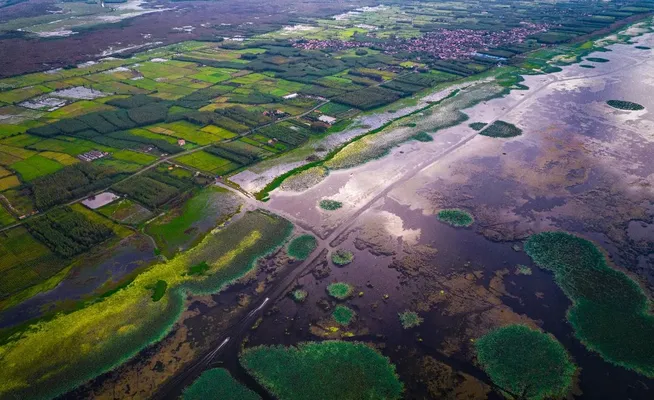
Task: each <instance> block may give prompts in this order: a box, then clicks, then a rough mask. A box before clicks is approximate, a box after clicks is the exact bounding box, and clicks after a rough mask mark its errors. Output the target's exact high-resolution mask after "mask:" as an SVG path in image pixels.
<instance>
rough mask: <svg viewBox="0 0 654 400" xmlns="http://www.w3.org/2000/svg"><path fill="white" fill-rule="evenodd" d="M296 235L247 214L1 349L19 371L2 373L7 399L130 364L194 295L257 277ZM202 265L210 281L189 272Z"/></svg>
mask: <svg viewBox="0 0 654 400" xmlns="http://www.w3.org/2000/svg"><path fill="white" fill-rule="evenodd" d="M292 229H293V225H292V224H291V223H290V222H288V221H287V220H285V219H282V218H280V217H276V216H273V215H270V214H267V213H263V212H259V211H257V212H248V213H246V214H245V216H243V218H240V219H239V220H237V221H235V222H234V223H232V224H230V225H228V226H227V227H226V228H225V229H223V230H219V231H217V232H215V233H211V234H209V235H207V236H206V237H205V238H204V239H203V241H202V242H201V243H200V244H199V245H198V246H196V247H194V248H193V249H192V250H189V251H187V252H185V253H181V254H180V255H178V256H177V257H175V258H174V259H172V260H169V261H167V262H163V263H160V264H157V265H154V266H152V267H151V268H149V269H148V270H146V271H144V272H142V273H141V274H139V275H138V276H137V277H136V278H135V279H134V280H133V281H132V282H130V283H129V284H128V285H127V286H125V287H124V288H122V289H121V290H118V291H116V292H114V293H112V294H111V295H109V296H106V297H104V298H102V299H101V300H100V301H97V302H94V303H90V304H89V305H87V306H86V307H84V308H82V309H79V310H75V311H73V312H70V313H68V314H59V315H57V316H56V317H54V318H52V319H50V320H47V321H42V322H40V323H38V324H37V325H33V326H31V327H29V329H25V330H24V331H22V332H20V333H19V334H17V335H16V336H14V337H13V338H12V341H10V342H6V343H3V344H2V345H0V359H1V360H2V362H3V363H6V365H11V366H12V367H11V368H8V369H5V370H4V371H3V372H2V374H0V398H21V399H45V398H54V397H57V396H58V395H60V394H62V393H64V392H66V391H69V390H71V389H73V388H75V387H76V386H78V385H80V384H82V383H83V382H86V381H88V380H89V379H92V378H94V377H95V376H97V375H99V374H101V373H104V372H106V371H109V370H111V369H113V368H115V367H116V366H117V365H120V364H122V363H124V362H125V361H127V360H128V359H129V358H131V357H133V356H134V355H136V354H137V353H138V352H139V351H141V350H142V349H144V348H145V347H147V346H149V345H150V344H152V343H156V342H158V341H160V340H161V339H162V338H164V337H165V336H166V335H167V334H168V333H169V332H170V330H171V329H172V326H173V324H174V323H175V321H177V320H178V318H179V317H180V315H181V313H182V312H183V310H184V308H183V304H184V299H185V298H186V296H187V292H188V291H191V292H193V293H198V294H210V293H216V292H219V291H220V290H222V289H223V288H224V287H226V286H227V285H229V284H230V283H231V282H233V281H234V280H236V279H239V278H240V277H242V276H244V275H245V274H247V273H248V272H250V271H252V270H253V269H254V268H255V266H256V263H255V261H256V260H257V259H258V258H259V257H262V256H264V255H266V254H269V253H270V252H271V251H273V250H274V249H275V248H277V247H279V246H280V245H281V244H282V243H283V242H284V241H285V240H286V238H287V237H288V235H290V233H291V232H292ZM202 261H206V263H207V264H208V265H209V266H210V269H209V270H208V271H207V274H206V275H203V276H192V275H189V274H188V273H187V272H188V268H189V267H188V266H189V265H196V264H198V263H200V262H202ZM159 281H165V282H167V290H166V291H165V294H164V295H163V297H162V298H161V299H160V300H159V301H152V299H151V298H152V290H151V289H149V287H152V286H154V285H156V284H157V282H159ZM34 376H39V377H40V378H39V380H38V381H36V380H34V379H33V377H34Z"/></svg>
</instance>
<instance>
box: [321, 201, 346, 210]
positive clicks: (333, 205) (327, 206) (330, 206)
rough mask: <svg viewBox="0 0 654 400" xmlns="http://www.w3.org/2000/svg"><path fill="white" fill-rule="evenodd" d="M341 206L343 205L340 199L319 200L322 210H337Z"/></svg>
mask: <svg viewBox="0 0 654 400" xmlns="http://www.w3.org/2000/svg"><path fill="white" fill-rule="evenodd" d="M341 207H343V203H341V202H340V201H336V200H329V199H325V200H320V208H322V209H323V210H327V211H334V210H338V209H339V208H341Z"/></svg>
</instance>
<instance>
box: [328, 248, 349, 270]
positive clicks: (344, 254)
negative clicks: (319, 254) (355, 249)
mask: <svg viewBox="0 0 654 400" xmlns="http://www.w3.org/2000/svg"><path fill="white" fill-rule="evenodd" d="M352 261H354V254H353V253H352V252H351V251H348V250H343V249H338V250H336V251H335V252H333V253H332V262H333V263H334V264H336V265H338V266H339V267H343V266H345V265H348V264H350V263H351V262H352Z"/></svg>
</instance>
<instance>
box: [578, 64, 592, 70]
mask: <svg viewBox="0 0 654 400" xmlns="http://www.w3.org/2000/svg"><path fill="white" fill-rule="evenodd" d="M580 67H581V68H587V69H593V68H595V66H594V65H588V64H581V65H580Z"/></svg>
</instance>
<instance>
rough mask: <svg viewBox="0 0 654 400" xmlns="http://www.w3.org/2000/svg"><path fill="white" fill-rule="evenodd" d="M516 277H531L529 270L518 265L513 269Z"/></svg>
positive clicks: (524, 266)
mask: <svg viewBox="0 0 654 400" xmlns="http://www.w3.org/2000/svg"><path fill="white" fill-rule="evenodd" d="M515 274H516V275H531V268H529V267H528V266H526V265H522V264H518V266H517V267H516V268H515Z"/></svg>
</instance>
